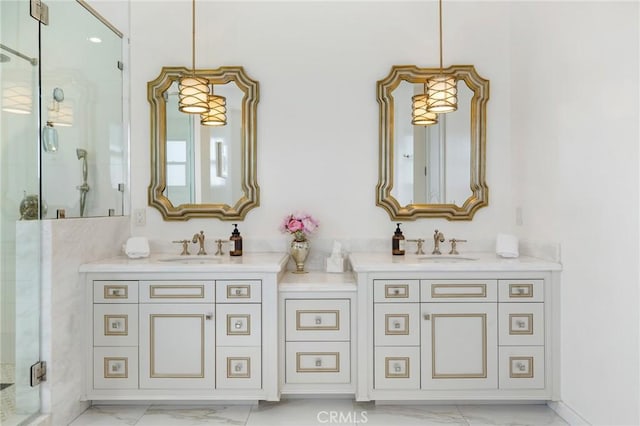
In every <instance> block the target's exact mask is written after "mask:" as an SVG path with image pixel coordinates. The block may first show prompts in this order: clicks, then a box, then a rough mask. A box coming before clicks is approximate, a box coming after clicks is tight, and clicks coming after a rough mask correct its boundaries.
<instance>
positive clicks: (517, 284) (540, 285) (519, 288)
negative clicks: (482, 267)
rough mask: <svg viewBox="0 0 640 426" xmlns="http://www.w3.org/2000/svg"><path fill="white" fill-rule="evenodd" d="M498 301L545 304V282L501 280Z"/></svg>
mask: <svg viewBox="0 0 640 426" xmlns="http://www.w3.org/2000/svg"><path fill="white" fill-rule="evenodd" d="M498 301H500V302H543V301H544V280H500V281H498Z"/></svg>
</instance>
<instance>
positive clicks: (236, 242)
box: [229, 223, 242, 256]
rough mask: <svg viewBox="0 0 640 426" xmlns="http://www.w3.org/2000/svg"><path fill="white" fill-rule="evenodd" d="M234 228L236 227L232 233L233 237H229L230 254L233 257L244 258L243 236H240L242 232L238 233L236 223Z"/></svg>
mask: <svg viewBox="0 0 640 426" xmlns="http://www.w3.org/2000/svg"><path fill="white" fill-rule="evenodd" d="M233 226H235V228H234V230H233V232H232V233H231V237H229V241H230V242H231V247H230V250H229V254H230V255H231V256H242V236H241V235H240V231H238V224H237V223H234V224H233Z"/></svg>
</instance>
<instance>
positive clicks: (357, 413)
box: [70, 399, 567, 426]
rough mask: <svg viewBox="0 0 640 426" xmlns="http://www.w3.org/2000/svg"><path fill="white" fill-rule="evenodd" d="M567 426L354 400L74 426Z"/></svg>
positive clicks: (131, 409) (190, 408)
mask: <svg viewBox="0 0 640 426" xmlns="http://www.w3.org/2000/svg"><path fill="white" fill-rule="evenodd" d="M566 424H567V423H566V422H565V421H564V420H563V419H562V418H561V417H559V416H558V415H557V414H556V413H555V412H554V411H553V410H552V409H551V408H549V407H547V406H546V405H516V404H508V405H417V404H416V405H377V406H376V405H375V404H373V403H360V402H354V401H352V400H349V399H287V400H282V401H280V402H277V403H272V402H261V403H260V404H258V405H214V404H209V405H206V404H203V405H163V404H153V405H95V406H93V407H91V408H89V409H88V410H87V411H85V412H84V413H83V414H81V415H80V416H79V417H78V418H77V419H76V420H74V421H73V422H72V423H71V425H70V426H94V425H95V426H102V425H104V426H121V425H122V426H124V425H136V426H195V425H244V426H289V425H290V426H313V425H343V426H344V425H349V426H354V425H367V426H382V425H385V426H400V425H401V426H413V425H511V426H525V425H532V426H539V425H540V426H541V425H553V426H556V425H566Z"/></svg>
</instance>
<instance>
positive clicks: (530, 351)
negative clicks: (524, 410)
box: [499, 346, 545, 389]
mask: <svg viewBox="0 0 640 426" xmlns="http://www.w3.org/2000/svg"><path fill="white" fill-rule="evenodd" d="M499 352H500V361H499V365H500V374H499V377H500V389H544V376H545V371H544V347H543V346H503V347H500V349H499Z"/></svg>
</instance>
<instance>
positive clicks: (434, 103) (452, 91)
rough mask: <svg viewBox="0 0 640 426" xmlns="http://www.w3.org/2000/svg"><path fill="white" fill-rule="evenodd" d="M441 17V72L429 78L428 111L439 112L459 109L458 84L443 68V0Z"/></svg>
mask: <svg viewBox="0 0 640 426" xmlns="http://www.w3.org/2000/svg"><path fill="white" fill-rule="evenodd" d="M438 12H439V18H440V24H439V27H440V73H439V74H438V75H435V76H433V77H431V78H429V79H428V80H427V83H426V88H425V89H426V90H425V91H426V93H427V111H429V112H435V113H438V114H441V113H447V112H452V111H455V110H456V109H458V86H457V82H456V78H455V77H454V76H453V75H448V74H444V72H443V70H442V0H439V1H438Z"/></svg>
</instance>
